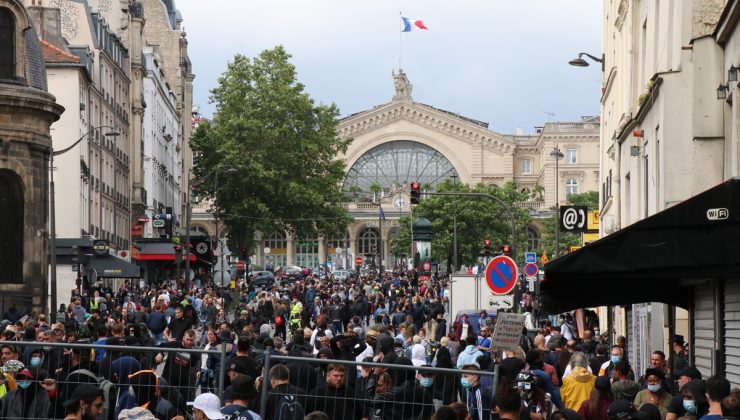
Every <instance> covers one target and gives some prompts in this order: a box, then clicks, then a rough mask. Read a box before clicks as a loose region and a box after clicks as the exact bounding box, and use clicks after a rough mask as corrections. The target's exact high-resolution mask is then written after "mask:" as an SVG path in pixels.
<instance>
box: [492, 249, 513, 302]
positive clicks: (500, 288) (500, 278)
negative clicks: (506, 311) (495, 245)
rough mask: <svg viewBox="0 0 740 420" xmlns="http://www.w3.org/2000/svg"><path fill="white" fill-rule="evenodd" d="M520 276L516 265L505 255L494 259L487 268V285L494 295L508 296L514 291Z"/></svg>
mask: <svg viewBox="0 0 740 420" xmlns="http://www.w3.org/2000/svg"><path fill="white" fill-rule="evenodd" d="M518 275H519V273H518V270H517V268H516V263H515V262H514V260H512V259H511V258H509V257H507V256H505V255H499V256H498V257H494V258H493V259H492V260H491V262H489V263H488V265H487V266H486V284H488V288H489V289H491V293H493V294H494V295H506V294H509V292H511V291H512V290H514V287H515V286H516V279H517V277H518Z"/></svg>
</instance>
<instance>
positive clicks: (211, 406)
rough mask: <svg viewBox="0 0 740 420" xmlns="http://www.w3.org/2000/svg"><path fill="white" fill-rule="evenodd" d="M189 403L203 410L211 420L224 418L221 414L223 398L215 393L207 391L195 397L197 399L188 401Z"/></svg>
mask: <svg viewBox="0 0 740 420" xmlns="http://www.w3.org/2000/svg"><path fill="white" fill-rule="evenodd" d="M188 405H191V406H193V408H195V409H198V410H200V411H202V412H203V414H205V415H206V417H208V418H209V419H210V420H215V419H222V418H224V416H223V414H221V410H220V407H221V400H219V399H218V397H217V396H216V395H215V394H211V393H210V392H206V393H203V394H200V395H198V396H197V397H195V401H191V402H188Z"/></svg>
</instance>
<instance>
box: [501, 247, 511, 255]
mask: <svg viewBox="0 0 740 420" xmlns="http://www.w3.org/2000/svg"><path fill="white" fill-rule="evenodd" d="M501 252H503V253H504V254H506V255H508V254H509V253H510V252H511V246H509V245H504V246H502V247H501Z"/></svg>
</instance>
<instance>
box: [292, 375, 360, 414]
mask: <svg viewBox="0 0 740 420" xmlns="http://www.w3.org/2000/svg"><path fill="white" fill-rule="evenodd" d="M344 372H345V368H344V366H343V365H340V364H335V363H331V364H329V366H327V368H326V383H325V384H324V385H320V386H318V387H316V388H314V389H313V390H312V391H311V392H309V394H308V398H307V401H306V410H305V411H306V412H307V413H310V412H313V411H323V412H324V413H326V414H328V415H329V418H331V419H354V418H358V417H359V416H360V415H361V410H360V409H361V404H355V399H354V396H355V390H354V389H352V388H350V387H348V386H347V385H345V381H344V378H345V374H344ZM352 374H353V375H356V374H355V371H354V368H353V369H352Z"/></svg>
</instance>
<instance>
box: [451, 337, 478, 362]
mask: <svg viewBox="0 0 740 420" xmlns="http://www.w3.org/2000/svg"><path fill="white" fill-rule="evenodd" d="M477 340H478V337H476V336H474V335H469V336H468V337H467V338H466V339H465V344H466V346H465V350H463V351H462V352H461V353H460V355H459V356H458V357H457V368H458V369H459V368H461V367H463V366H464V365H476V366H478V362H477V359H478V357H479V356H483V352H481V351H480V350H478V348H477V347H476V345H475V344H476V341H477Z"/></svg>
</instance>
